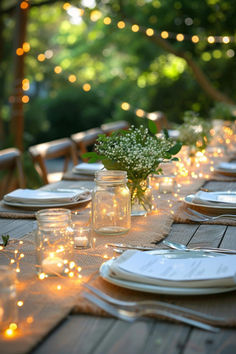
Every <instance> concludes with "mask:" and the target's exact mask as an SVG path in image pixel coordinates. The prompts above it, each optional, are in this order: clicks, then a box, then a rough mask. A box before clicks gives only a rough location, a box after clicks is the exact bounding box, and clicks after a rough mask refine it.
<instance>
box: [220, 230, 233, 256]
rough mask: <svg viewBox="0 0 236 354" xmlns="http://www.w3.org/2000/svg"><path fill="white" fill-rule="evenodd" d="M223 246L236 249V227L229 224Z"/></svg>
mask: <svg viewBox="0 0 236 354" xmlns="http://www.w3.org/2000/svg"><path fill="white" fill-rule="evenodd" d="M220 247H221V248H229V249H233V250H236V227H234V226H228V227H227V230H226V233H225V236H224V239H223V241H222V243H221V244H220Z"/></svg>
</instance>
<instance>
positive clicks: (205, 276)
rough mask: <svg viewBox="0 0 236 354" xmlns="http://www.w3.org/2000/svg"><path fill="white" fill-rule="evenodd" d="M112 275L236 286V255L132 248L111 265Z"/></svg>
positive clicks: (182, 283) (183, 284)
mask: <svg viewBox="0 0 236 354" xmlns="http://www.w3.org/2000/svg"><path fill="white" fill-rule="evenodd" d="M177 252H178V251H177ZM179 254H180V253H179ZM109 275H110V276H111V277H114V278H118V279H122V280H129V281H134V282H139V283H146V284H151V285H157V286H167V287H181V288H182V287H186V288H193V287H194V288H197V287H200V288H205V287H207V288H209V287H232V286H236V256H232V255H222V256H219V255H217V256H215V257H206V256H203V255H200V254H198V255H197V254H196V253H195V254H194V256H191V255H190V253H188V254H186V252H185V255H184V256H183V255H182V256H181V255H180V256H179V257H178V256H175V257H171V256H170V255H157V254H148V253H147V252H141V251H134V250H128V251H126V252H124V253H123V254H122V255H121V256H120V257H118V258H116V259H114V260H113V262H112V263H111V264H110V265H109Z"/></svg>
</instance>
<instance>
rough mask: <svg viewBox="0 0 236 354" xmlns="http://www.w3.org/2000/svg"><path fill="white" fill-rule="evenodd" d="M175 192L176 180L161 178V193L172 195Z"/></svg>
mask: <svg viewBox="0 0 236 354" xmlns="http://www.w3.org/2000/svg"><path fill="white" fill-rule="evenodd" d="M173 190H174V178H172V177H164V178H160V181H159V191H160V192H162V193H171V192H173Z"/></svg>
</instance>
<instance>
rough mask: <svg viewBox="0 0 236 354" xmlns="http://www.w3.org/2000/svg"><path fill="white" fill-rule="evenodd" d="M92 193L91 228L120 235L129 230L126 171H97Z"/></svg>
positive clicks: (100, 232) (128, 198)
mask: <svg viewBox="0 0 236 354" xmlns="http://www.w3.org/2000/svg"><path fill="white" fill-rule="evenodd" d="M95 182H96V187H95V189H94V191H93V194H92V225H93V230H94V231H95V232H96V233H98V234H101V235H122V234H125V233H127V232H128V231H129V229H130V224H131V217H130V209H131V202H130V192H129V188H128V187H127V185H126V182H127V173H126V171H113V170H112V171H111V170H108V171H98V172H96V175H95Z"/></svg>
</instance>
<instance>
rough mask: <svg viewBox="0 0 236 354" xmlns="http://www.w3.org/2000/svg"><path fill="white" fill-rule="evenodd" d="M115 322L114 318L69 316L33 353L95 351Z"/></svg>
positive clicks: (85, 353)
mask: <svg viewBox="0 0 236 354" xmlns="http://www.w3.org/2000/svg"><path fill="white" fill-rule="evenodd" d="M114 322H116V321H115V320H114V319H112V318H100V317H92V316H86V315H80V316H69V317H68V318H67V319H66V320H65V321H64V322H62V323H61V324H60V326H58V327H57V328H56V329H55V330H54V331H53V332H52V333H50V334H49V335H48V337H47V338H46V339H45V340H44V341H43V343H42V344H41V345H39V346H38V347H37V348H36V349H35V350H34V351H33V352H32V353H34V354H52V353H57V354H72V353H81V354H87V353H94V350H96V347H97V346H98V345H99V343H100V342H101V341H102V340H103V338H104V337H106V335H107V334H109V331H110V328H111V327H112V326H113V324H114Z"/></svg>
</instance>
